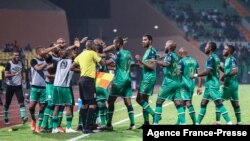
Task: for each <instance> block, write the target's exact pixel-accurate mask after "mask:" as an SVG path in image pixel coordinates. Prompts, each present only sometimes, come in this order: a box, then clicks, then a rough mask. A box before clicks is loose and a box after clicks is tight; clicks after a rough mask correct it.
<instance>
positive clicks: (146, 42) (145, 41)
mask: <svg viewBox="0 0 250 141" xmlns="http://www.w3.org/2000/svg"><path fill="white" fill-rule="evenodd" d="M152 42H153V37H152V36H151V35H149V34H145V35H143V36H142V46H143V47H144V48H149V47H150V46H151V45H152Z"/></svg>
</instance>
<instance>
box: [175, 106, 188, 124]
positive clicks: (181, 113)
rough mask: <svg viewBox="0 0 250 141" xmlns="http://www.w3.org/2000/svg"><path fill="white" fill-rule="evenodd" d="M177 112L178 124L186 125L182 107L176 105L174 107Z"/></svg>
mask: <svg viewBox="0 0 250 141" xmlns="http://www.w3.org/2000/svg"><path fill="white" fill-rule="evenodd" d="M176 109H177V112H178V119H179V120H180V124H186V119H185V111H184V108H183V106H181V105H178V106H176Z"/></svg>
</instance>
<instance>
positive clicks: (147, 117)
mask: <svg viewBox="0 0 250 141" xmlns="http://www.w3.org/2000/svg"><path fill="white" fill-rule="evenodd" d="M142 113H143V118H144V123H148V122H149V114H148V112H147V111H146V110H144V109H143V110H142Z"/></svg>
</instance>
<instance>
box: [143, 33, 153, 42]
mask: <svg viewBox="0 0 250 141" xmlns="http://www.w3.org/2000/svg"><path fill="white" fill-rule="evenodd" d="M143 37H147V38H148V40H150V41H153V37H152V36H151V35H149V34H145V35H143Z"/></svg>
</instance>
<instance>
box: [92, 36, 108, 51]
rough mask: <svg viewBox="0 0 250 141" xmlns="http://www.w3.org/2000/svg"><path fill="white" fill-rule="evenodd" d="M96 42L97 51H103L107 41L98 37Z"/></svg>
mask: <svg viewBox="0 0 250 141" xmlns="http://www.w3.org/2000/svg"><path fill="white" fill-rule="evenodd" d="M94 43H95V44H96V49H97V52H98V53H103V48H105V47H106V43H105V42H104V41H103V40H102V39H100V38H96V39H95V40H94Z"/></svg>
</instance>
